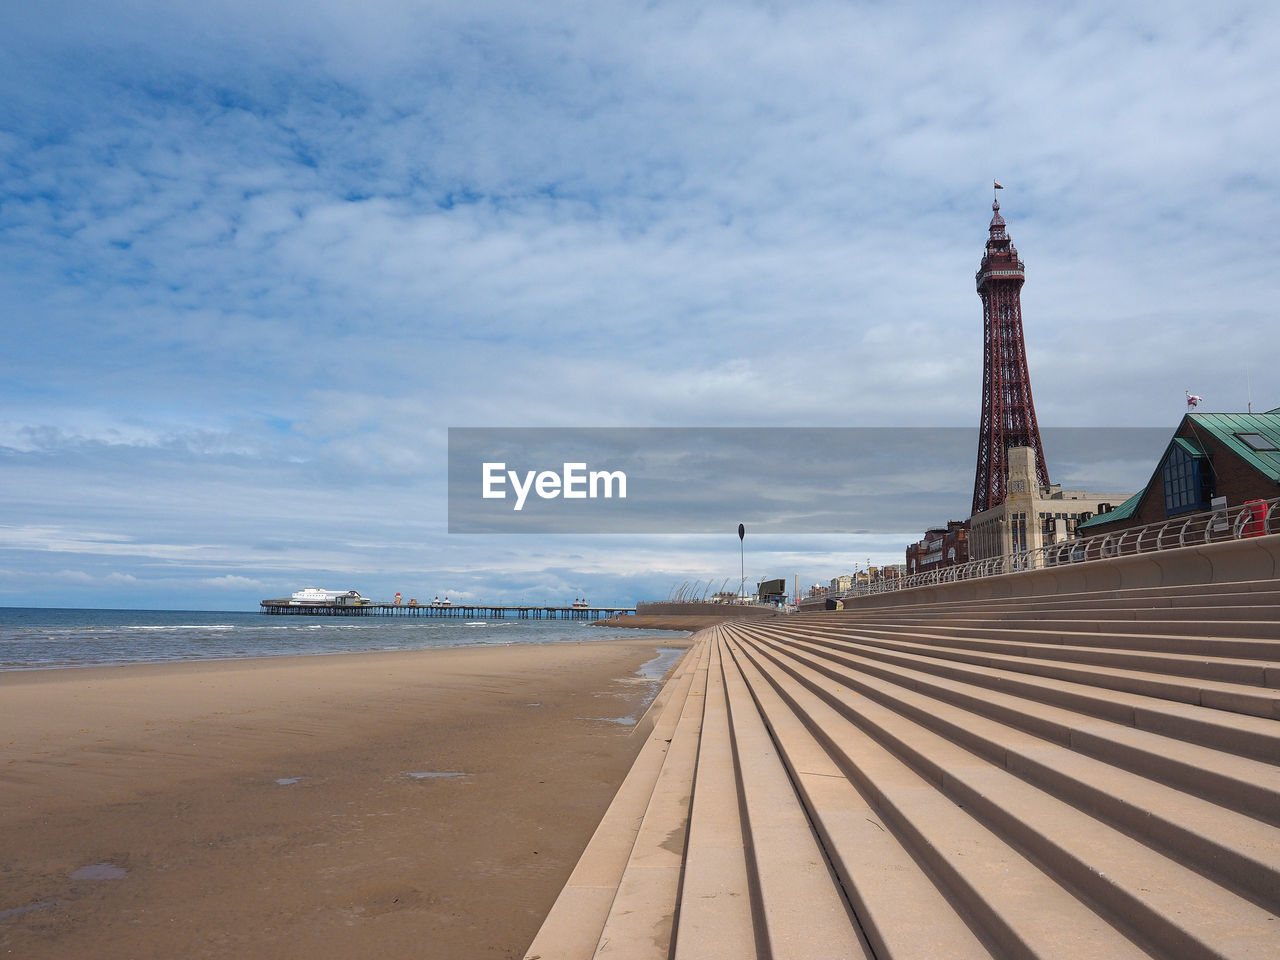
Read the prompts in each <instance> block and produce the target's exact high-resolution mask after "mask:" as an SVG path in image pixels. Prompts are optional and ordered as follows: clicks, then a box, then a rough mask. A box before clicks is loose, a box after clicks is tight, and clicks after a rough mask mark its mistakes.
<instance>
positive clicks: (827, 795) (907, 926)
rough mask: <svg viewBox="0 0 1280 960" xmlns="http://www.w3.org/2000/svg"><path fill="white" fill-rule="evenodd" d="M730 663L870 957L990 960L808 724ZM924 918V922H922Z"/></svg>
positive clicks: (754, 675) (739, 661) (769, 688)
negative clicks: (801, 804) (757, 714)
mask: <svg viewBox="0 0 1280 960" xmlns="http://www.w3.org/2000/svg"><path fill="white" fill-rule="evenodd" d="M733 660H734V662H735V663H736V665H737V667H738V669H739V670H740V672H741V677H742V679H743V682H744V684H745V686H746V687H747V689H748V691H749V693H750V695H751V697H752V699H753V701H754V702H755V704H756V707H757V709H758V710H759V712H760V714H761V718H762V719H763V721H764V722H765V724H766V725H767V727H768V730H769V732H770V734H771V736H772V737H773V741H774V743H775V744H776V746H777V749H778V753H779V756H780V757H781V758H782V760H783V762H784V763H785V764H786V767H787V772H788V773H789V775H790V777H791V781H792V782H793V783H794V784H795V785H796V789H797V791H798V792H799V794H800V796H801V798H802V800H803V802H804V806H805V809H806V810H807V811H808V814H809V817H810V820H811V821H812V823H813V825H814V829H815V830H816V832H817V834H818V836H819V837H820V838H821V841H822V845H823V849H824V852H825V854H826V856H827V858H828V859H829V861H830V862H831V864H832V868H833V869H834V870H835V872H836V874H837V876H838V877H839V879H840V883H841V886H842V888H843V890H844V893H845V895H846V897H847V899H848V901H849V903H850V904H851V906H852V908H853V912H854V915H855V918H856V922H857V925H858V928H859V930H860V931H861V932H862V933H863V934H864V935H865V938H866V940H867V942H868V943H869V945H870V947H871V949H872V952H873V955H874V956H875V957H876V958H878V960H913V958H918V957H947V958H949V960H985V958H989V957H990V956H991V952H990V951H989V950H988V949H987V948H986V947H985V946H984V945H983V943H982V941H981V940H979V938H978V935H977V934H975V932H974V931H973V930H971V929H970V927H969V925H968V924H967V923H966V922H965V920H964V919H963V918H962V917H961V915H960V914H959V913H958V912H957V910H956V908H955V906H954V905H953V904H952V903H951V902H950V901H949V900H948V899H947V898H946V897H945V896H944V895H943V893H942V891H941V890H939V889H938V887H937V886H936V885H935V884H934V882H933V880H932V879H931V878H930V876H929V874H928V873H927V872H926V870H925V869H924V868H923V867H922V866H921V864H920V862H919V861H917V860H916V858H915V857H913V856H912V854H911V852H910V850H908V849H907V848H906V847H905V846H904V845H903V844H902V843H900V842H899V841H898V839H897V837H895V836H894V834H893V833H892V832H890V831H889V830H888V829H887V828H886V827H885V825H884V822H883V819H882V818H881V817H880V815H879V814H878V813H877V812H876V810H875V809H874V808H873V807H872V806H871V805H870V804H869V803H868V801H867V800H866V799H865V798H864V797H863V796H862V794H861V793H859V792H858V790H857V789H856V788H855V787H854V785H853V784H852V783H851V782H850V781H849V780H848V779H847V778H846V777H845V775H844V774H843V772H842V771H841V769H840V767H839V766H838V765H837V764H836V762H835V760H833V759H832V758H831V756H830V755H829V754H828V753H827V751H826V750H825V749H824V748H823V746H822V745H821V744H820V743H819V742H818V739H817V738H816V736H815V733H814V732H813V731H812V730H811V729H810V728H809V726H808V725H807V724H806V722H805V721H806V719H807V718H805V717H802V716H801V715H799V714H797V713H796V712H795V711H793V710H792V709H791V707H790V706H789V705H788V704H787V703H786V702H785V701H784V700H783V699H782V698H781V697H780V696H779V694H778V693H777V691H776V690H775V689H774V688H773V685H772V684H771V683H770V682H769V681H768V680H766V679H765V677H764V675H763V674H761V673H760V671H759V669H758V668H757V667H756V665H755V664H754V663H753V662H752V661H750V660H749V659H747V658H745V657H741V656H734V657H733ZM925 917H927V918H928V921H927V922H921V919H922V918H925ZM834 955H835V954H828V956H834Z"/></svg>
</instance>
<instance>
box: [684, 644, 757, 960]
mask: <svg viewBox="0 0 1280 960" xmlns="http://www.w3.org/2000/svg"><path fill="white" fill-rule="evenodd" d="M718 635H719V631H718V630H716V631H713V636H716V637H718ZM708 647H709V648H710V659H709V662H708V670H707V689H706V707H705V709H704V713H703V717H702V735H701V739H700V742H699V745H698V762H697V769H696V773H695V776H694V780H693V783H692V784H691V786H692V787H693V788H694V790H693V803H692V807H691V813H690V817H689V840H688V845H687V847H686V849H685V852H684V865H685V866H684V878H683V880H682V881H681V884H680V892H679V910H678V917H679V923H678V925H677V926H676V927H675V931H674V932H675V938H674V939H675V952H674V954H673V957H674V958H675V960H754V958H755V957H757V956H760V955H761V950H760V948H759V945H758V944H757V942H756V930H755V916H754V911H753V910H752V886H751V880H750V879H749V877H748V864H747V849H748V845H749V843H750V840H749V835H748V834H747V833H746V831H745V830H744V825H743V822H742V818H741V816H740V812H739V811H740V805H739V791H738V778H737V770H736V767H735V764H734V755H733V740H732V734H731V732H730V729H729V706H728V701H727V700H726V698H725V684H724V675H723V670H722V665H721V662H720V643H719V641H718V639H716V640H713V641H711V642H710V643H709V644H708Z"/></svg>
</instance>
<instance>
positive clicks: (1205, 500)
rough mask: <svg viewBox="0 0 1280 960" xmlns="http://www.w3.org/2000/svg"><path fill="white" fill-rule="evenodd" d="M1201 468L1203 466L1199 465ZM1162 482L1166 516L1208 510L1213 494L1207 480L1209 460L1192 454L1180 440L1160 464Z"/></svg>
mask: <svg viewBox="0 0 1280 960" xmlns="http://www.w3.org/2000/svg"><path fill="white" fill-rule="evenodd" d="M1202 468H1203V469H1202ZM1160 479H1161V480H1162V481H1163V483H1164V512H1165V514H1166V516H1170V517H1171V516H1173V515H1174V514H1177V513H1187V512H1188V511H1191V510H1207V509H1208V507H1209V497H1210V496H1211V495H1212V490H1211V489H1210V486H1209V484H1208V483H1207V482H1206V481H1208V479H1209V477H1208V463H1207V462H1206V460H1205V458H1204V457H1203V456H1199V457H1197V456H1193V455H1192V454H1190V453H1188V452H1187V450H1186V449H1185V448H1184V447H1183V446H1182V445H1181V444H1176V443H1175V444H1174V445H1173V446H1172V447H1171V448H1170V449H1169V455H1168V456H1166V457H1165V458H1164V464H1163V465H1162V466H1161V468H1160Z"/></svg>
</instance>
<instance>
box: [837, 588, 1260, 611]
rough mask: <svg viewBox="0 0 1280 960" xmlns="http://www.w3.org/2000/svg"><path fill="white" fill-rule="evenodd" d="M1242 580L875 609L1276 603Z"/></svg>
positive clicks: (854, 605) (850, 608) (852, 608)
mask: <svg viewBox="0 0 1280 960" xmlns="http://www.w3.org/2000/svg"><path fill="white" fill-rule="evenodd" d="M1206 586H1218V587H1221V588H1223V589H1220V590H1217V591H1210V590H1207V589H1205V587H1206ZM1243 586H1245V585H1243V584H1238V583H1237V584H1216V585H1214V584H1209V585H1202V586H1197V587H1158V588H1149V589H1134V590H1107V591H1100V592H1095V593H1062V594H1052V595H1050V596H1031V597H1017V598H1015V597H1010V598H1006V599H1001V600H955V601H940V602H938V603H930V604H912V605H908V606H903V607H888V606H887V607H881V608H878V610H876V611H875V612H879V613H884V614H892V613H895V612H898V611H902V612H910V613H911V614H913V615H916V616H920V615H925V616H946V615H947V614H948V613H950V612H964V611H973V610H981V611H982V612H983V613H990V614H997V613H1001V612H1003V611H1005V610H1048V609H1055V608H1062V609H1080V608H1082V607H1085V606H1087V607H1090V608H1093V609H1096V610H1106V609H1110V608H1124V607H1133V608H1140V607H1145V608H1148V609H1150V608H1158V607H1192V606H1197V607H1198V606H1203V607H1216V606H1223V607H1235V606H1248V605H1251V604H1265V605H1271V606H1274V605H1276V604H1280V587H1277V586H1276V582H1275V581H1260V582H1258V583H1255V584H1253V585H1252V586H1253V587H1254V589H1251V590H1245V589H1242V587H1243ZM864 610H865V612H867V613H870V612H872V610H870V609H867V608H860V607H859V606H858V601H857V600H855V601H853V603H852V605H851V606H848V607H845V608H844V610H843V611H840V612H839V615H840V616H843V617H856V616H859V615H860V614H861V613H862V612H864Z"/></svg>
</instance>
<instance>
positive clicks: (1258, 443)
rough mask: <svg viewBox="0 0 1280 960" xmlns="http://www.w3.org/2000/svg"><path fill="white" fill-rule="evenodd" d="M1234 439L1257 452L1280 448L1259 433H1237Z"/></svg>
mask: <svg viewBox="0 0 1280 960" xmlns="http://www.w3.org/2000/svg"><path fill="white" fill-rule="evenodd" d="M1236 439H1237V440H1239V441H1241V442H1242V443H1244V444H1246V445H1248V446H1249V447H1251V448H1252V449H1254V450H1257V451H1259V452H1261V451H1263V450H1277V449H1280V447H1277V446H1276V445H1275V442H1274V441H1271V440H1268V439H1267V438H1266V437H1264V436H1263V435H1262V434H1260V433H1237V434H1236Z"/></svg>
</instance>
